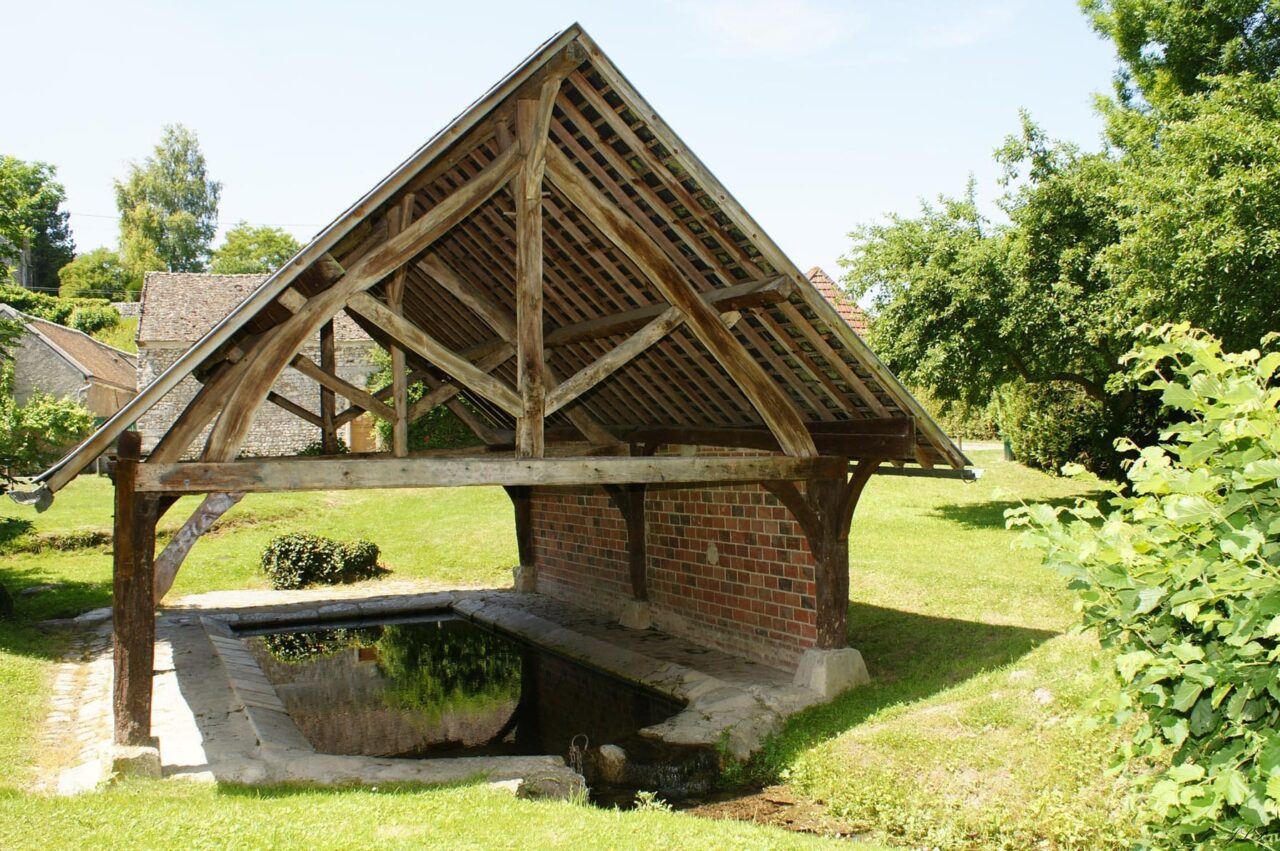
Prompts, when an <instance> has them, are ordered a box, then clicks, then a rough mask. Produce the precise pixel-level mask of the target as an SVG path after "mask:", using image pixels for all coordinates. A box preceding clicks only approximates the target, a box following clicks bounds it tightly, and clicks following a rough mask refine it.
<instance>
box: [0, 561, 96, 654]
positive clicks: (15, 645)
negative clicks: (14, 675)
mask: <svg viewBox="0 0 1280 851" xmlns="http://www.w3.org/2000/svg"><path fill="white" fill-rule="evenodd" d="M0 585H3V586H4V587H5V588H6V589H7V590H8V592H9V594H10V595H12V597H13V602H14V615H13V617H12V618H6V619H0V651H4V652H7V653H15V654H18V655H22V656H32V657H37V658H44V659H56V658H58V657H59V656H60V655H61V653H62V649H63V648H64V647H65V646H66V630H65V629H63V628H60V627H58V626H56V625H50V624H42V623H41V621H49V620H55V619H61V618H71V617H75V616H76V615H78V614H80V613H82V612H86V611H88V610H89V609H96V608H100V607H102V606H109V605H111V585H110V584H109V583H98V582H80V581H68V580H64V579H59V578H57V577H51V576H49V575H48V574H46V573H44V572H43V571H41V570H39V569H37V568H26V569H15V568H13V567H11V566H0ZM46 585H47V586H48V587H45V588H41V587H40V586H46ZM26 589H38V590H36V592H35V593H29V594H24V593H22V592H23V591H24V590H26Z"/></svg>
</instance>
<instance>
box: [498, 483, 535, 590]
mask: <svg viewBox="0 0 1280 851" xmlns="http://www.w3.org/2000/svg"><path fill="white" fill-rule="evenodd" d="M506 491H507V496H509V497H510V498H511V505H512V508H514V509H515V515H516V550H517V552H519V554H520V567H519V572H518V573H517V574H516V590H517V591H533V590H535V581H536V575H537V570H538V557H537V551H536V549H535V547H534V541H533V532H534V529H533V488H530V487H527V486H509V487H507V488H506Z"/></svg>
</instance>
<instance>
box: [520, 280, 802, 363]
mask: <svg viewBox="0 0 1280 851" xmlns="http://www.w3.org/2000/svg"><path fill="white" fill-rule="evenodd" d="M792 289H794V284H792V283H791V282H790V281H789V280H787V279H786V278H773V279H772V280H768V281H748V282H747V283H745V284H735V285H734V286H732V287H725V288H724V289H720V290H712V291H711V292H709V293H700V294H699V295H700V297H701V298H702V300H703V301H704V302H706V303H707V304H708V305H709V306H711V307H714V308H715V309H716V310H718V311H719V312H720V313H722V314H724V313H728V312H729V311H732V310H746V309H748V308H752V307H763V306H765V305H770V304H777V303H778V302H781V301H785V300H786V299H787V297H788V296H789V295H790V294H791V291H792ZM667 307H668V305H665V304H655V305H651V306H649V307H637V308H635V309H634V310H628V311H624V312H622V313H615V314H613V315H611V316H601V317H599V318H598V319H588V320H586V321H583V322H575V323H574V324H572V325H564V326H562V327H560V328H557V329H555V330H554V331H548V332H547V334H546V336H545V338H544V339H543V343H544V344H545V345H546V347H547V348H549V349H553V348H556V347H559V346H567V345H569V344H571V343H581V342H584V341H587V340H599V339H601V338H603V337H613V336H616V335H618V334H625V333H627V332H629V331H635V330H636V329H638V328H643V327H644V326H645V325H647V324H648V323H650V322H652V321H653V320H654V319H656V318H657V317H659V316H661V315H662V313H663V312H664V311H665V310H666V309H667Z"/></svg>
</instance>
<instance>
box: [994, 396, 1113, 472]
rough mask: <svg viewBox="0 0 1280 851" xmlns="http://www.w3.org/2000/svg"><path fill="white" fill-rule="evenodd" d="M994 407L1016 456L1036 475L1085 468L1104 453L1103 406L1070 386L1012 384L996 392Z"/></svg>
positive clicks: (1003, 431)
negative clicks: (1066, 467)
mask: <svg viewBox="0 0 1280 851" xmlns="http://www.w3.org/2000/svg"><path fill="white" fill-rule="evenodd" d="M995 407H996V408H997V409H998V410H999V419H1000V429H1001V432H1002V433H1003V436H1004V437H1006V438H1007V439H1008V440H1009V443H1010V445H1011V446H1012V448H1013V454H1014V457H1015V458H1017V459H1018V460H1019V461H1021V462H1022V463H1024V464H1027V465H1029V466H1031V467H1035V468H1036V469H1038V470H1047V471H1049V472H1057V471H1058V470H1061V469H1062V467H1063V465H1065V464H1068V463H1080V464H1084V463H1085V461H1086V460H1087V459H1089V458H1090V457H1092V456H1094V455H1096V454H1097V453H1098V452H1100V451H1105V449H1106V444H1107V441H1108V439H1109V438H1108V434H1107V429H1106V423H1105V421H1104V420H1103V417H1102V406H1101V405H1099V404H1098V403H1097V402H1096V401H1094V400H1093V399H1090V398H1089V397H1088V396H1087V395H1085V393H1084V392H1082V391H1081V390H1080V388H1078V387H1076V386H1074V385H1070V384H1060V383H1049V384H1025V383H1021V382H1014V383H1012V384H1009V385H1007V386H1005V387H1002V388H1000V390H999V391H998V392H997V396H996V402H995ZM1086 466H1087V467H1089V469H1096V467H1097V466H1098V465H1097V464H1086ZM1106 472H1107V473H1113V472H1115V471H1113V470H1111V469H1110V468H1108V469H1107V470H1106Z"/></svg>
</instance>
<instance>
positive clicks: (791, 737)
mask: <svg viewBox="0 0 1280 851" xmlns="http://www.w3.org/2000/svg"><path fill="white" fill-rule="evenodd" d="M1057 634H1058V633H1055V632H1050V631H1048V630H1040V629H1028V628H1025V627H1016V626H997V625H992V624H985V623H978V622H975V621H964V620H955V619H952V618H937V617H930V616H928V615H920V614H915V613H913V612H904V611H899V610H897V609H887V608H882V607H880V606H869V605H864V604H861V603H853V604H851V605H850V606H849V645H850V646H851V647H856V648H857V649H858V650H859V651H861V653H862V656H863V658H864V659H865V660H866V663H867V669H868V671H869V672H870V674H871V684H870V685H866V686H862V687H861V688H856V689H853V690H851V691H848V692H845V693H844V694H843V695H841V696H840V697H838V698H836V700H835V701H833V702H831V703H829V704H825V705H822V706H815V707H813V708H811V709H808V710H806V711H804V712H801V713H799V714H797V715H794V716H792V717H791V718H790V719H788V721H787V724H786V726H785V727H784V728H783V729H782V730H781V731H779V732H778V733H777V734H775V735H773V736H771V737H769V739H767V740H766V742H765V745H764V748H763V749H762V750H761V751H760V752H759V753H757V754H756V756H754V757H753V758H752V760H751V762H750V763H749V764H748V766H747V770H746V776H745V778H744V779H745V780H747V781H748V782H750V783H753V784H767V783H772V782H774V781H776V780H777V778H778V776H779V773H780V772H781V771H782V770H783V769H785V768H786V767H787V766H789V765H790V764H791V763H792V762H793V761H794V760H795V758H796V757H797V756H798V755H799V754H800V753H801V752H803V751H805V750H807V749H808V748H810V747H813V746H814V745H816V744H818V743H820V742H822V741H824V740H826V739H831V738H834V737H835V736H838V735H840V734H841V733H843V732H845V731H846V730H849V729H850V728H852V727H855V726H857V725H858V724H860V723H862V722H863V721H865V720H866V719H867V718H868V717H870V716H871V715H874V714H875V713H877V712H879V711H881V710H883V709H887V708H889V707H891V706H897V705H899V704H904V703H912V702H915V701H917V700H921V699H923V698H926V697H929V696H930V695H933V694H936V693H938V692H940V691H944V690H946V689H949V688H952V687H953V686H956V685H959V684H960V683H962V682H964V681H965V680H967V679H969V678H971V677H974V676H976V675H978V674H981V673H982V672H984V671H988V670H992V669H994V668H999V667H1002V666H1004V665H1008V664H1009V663H1010V662H1013V661H1014V660H1016V659H1018V658H1020V657H1022V656H1025V655H1026V654H1027V653H1029V652H1031V651H1032V650H1033V649H1035V648H1036V647H1037V646H1039V645H1040V644H1042V643H1044V642H1045V641H1047V640H1049V639H1050V638H1053V637H1054V636H1055V635H1057Z"/></svg>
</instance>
